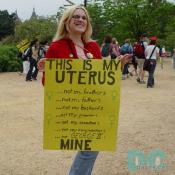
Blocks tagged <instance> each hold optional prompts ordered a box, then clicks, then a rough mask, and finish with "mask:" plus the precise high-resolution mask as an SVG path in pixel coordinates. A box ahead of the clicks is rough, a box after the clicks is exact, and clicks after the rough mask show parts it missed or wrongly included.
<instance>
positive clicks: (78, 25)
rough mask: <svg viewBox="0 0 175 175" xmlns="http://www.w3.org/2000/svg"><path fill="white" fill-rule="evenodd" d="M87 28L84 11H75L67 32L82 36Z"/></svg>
mask: <svg viewBox="0 0 175 175" xmlns="http://www.w3.org/2000/svg"><path fill="white" fill-rule="evenodd" d="M86 28H87V16H86V13H85V11H84V10H82V9H76V10H75V11H74V13H73V16H72V19H71V20H70V22H69V30H70V32H71V33H76V34H83V33H84V32H85V31H86Z"/></svg>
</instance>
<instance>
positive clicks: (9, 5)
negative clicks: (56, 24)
mask: <svg viewBox="0 0 175 175" xmlns="http://www.w3.org/2000/svg"><path fill="white" fill-rule="evenodd" d="M71 1H72V2H74V3H76V4H82V3H83V2H84V0H71ZM64 4H69V3H68V2H66V0H0V10H8V12H9V13H12V12H15V10H17V12H18V16H19V17H20V18H21V19H22V20H25V19H29V18H30V16H31V14H32V10H33V7H35V11H36V14H37V15H39V16H47V15H49V16H50V15H55V14H56V13H57V11H58V8H59V7H60V6H62V5H64Z"/></svg>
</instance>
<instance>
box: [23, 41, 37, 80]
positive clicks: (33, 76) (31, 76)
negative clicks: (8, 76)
mask: <svg viewBox="0 0 175 175" xmlns="http://www.w3.org/2000/svg"><path fill="white" fill-rule="evenodd" d="M39 47H40V45H39V40H38V39H35V40H34V41H33V42H32V43H31V47H30V49H31V55H30V57H29V62H30V68H29V71H28V73H27V76H26V81H32V80H37V75H38V67H37V62H38V59H39ZM33 69H34V71H33Z"/></svg>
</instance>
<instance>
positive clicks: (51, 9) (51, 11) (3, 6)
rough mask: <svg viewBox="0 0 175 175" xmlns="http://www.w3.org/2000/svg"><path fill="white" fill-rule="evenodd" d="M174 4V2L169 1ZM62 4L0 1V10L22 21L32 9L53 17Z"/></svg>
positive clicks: (60, 1) (50, 0)
mask: <svg viewBox="0 0 175 175" xmlns="http://www.w3.org/2000/svg"><path fill="white" fill-rule="evenodd" d="M71 1H72V2H74V3H75V4H82V3H83V2H84V0H71ZM169 1H171V2H175V0H169ZM63 4H69V3H68V2H66V0H0V10H8V12H9V13H12V12H15V10H17V12H18V16H19V17H20V18H21V19H22V20H25V19H29V18H30V16H31V14H32V10H33V7H35V11H36V14H37V15H39V16H47V15H49V16H50V15H55V14H56V13H57V11H58V8H59V7H60V6H62V5H63Z"/></svg>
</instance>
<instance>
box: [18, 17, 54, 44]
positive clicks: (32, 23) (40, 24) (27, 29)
mask: <svg viewBox="0 0 175 175" xmlns="http://www.w3.org/2000/svg"><path fill="white" fill-rule="evenodd" d="M56 28H57V22H56V18H55V17H54V16H53V17H50V18H46V19H45V18H44V19H31V20H26V21H25V22H23V23H21V24H19V25H17V26H16V32H15V41H21V40H23V39H28V40H29V41H31V40H33V39H34V38H38V39H39V40H40V41H51V40H52V38H53V36H54V34H55V33H56Z"/></svg>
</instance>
